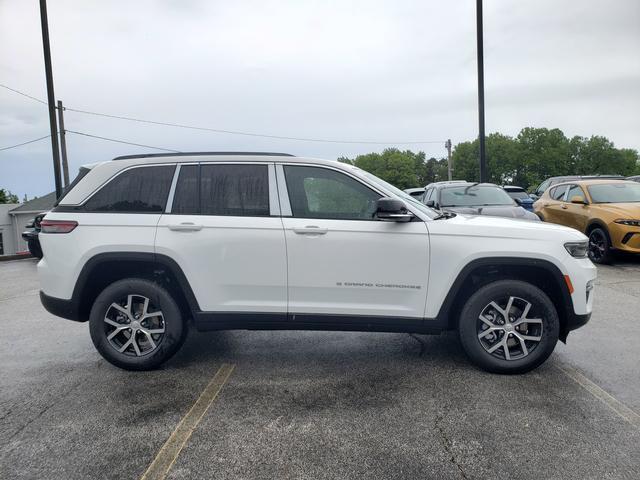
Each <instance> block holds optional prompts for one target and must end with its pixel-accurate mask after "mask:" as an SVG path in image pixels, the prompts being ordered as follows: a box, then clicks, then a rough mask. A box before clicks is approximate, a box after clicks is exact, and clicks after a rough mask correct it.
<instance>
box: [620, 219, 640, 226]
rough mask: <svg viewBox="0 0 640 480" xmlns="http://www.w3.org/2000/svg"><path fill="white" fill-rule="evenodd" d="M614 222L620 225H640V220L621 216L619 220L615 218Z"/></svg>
mask: <svg viewBox="0 0 640 480" xmlns="http://www.w3.org/2000/svg"><path fill="white" fill-rule="evenodd" d="M614 222H615V223H619V224H620V225H631V226H632V227H640V220H631V219H626V218H619V219H617V220H614Z"/></svg>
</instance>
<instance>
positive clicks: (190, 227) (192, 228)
mask: <svg viewBox="0 0 640 480" xmlns="http://www.w3.org/2000/svg"><path fill="white" fill-rule="evenodd" d="M167 227H169V230H173V231H174V232H197V231H198V230H202V225H196V224H195V223H193V222H182V223H174V224H170V225H167Z"/></svg>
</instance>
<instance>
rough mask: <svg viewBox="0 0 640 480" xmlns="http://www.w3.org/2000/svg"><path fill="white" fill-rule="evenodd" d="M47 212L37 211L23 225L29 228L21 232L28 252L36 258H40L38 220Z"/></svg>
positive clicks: (40, 220)
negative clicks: (37, 212)
mask: <svg viewBox="0 0 640 480" xmlns="http://www.w3.org/2000/svg"><path fill="white" fill-rule="evenodd" d="M46 213H47V212H44V213H39V214H38V215H36V216H35V217H34V218H33V220H31V222H29V223H28V224H27V225H25V226H26V227H27V228H28V229H29V230H25V231H24V232H22V239H23V240H24V241H25V242H27V248H28V249H29V253H30V254H31V255H33V256H34V257H36V258H42V248H40V240H38V235H39V234H40V222H42V219H43V218H44V216H45V215H46Z"/></svg>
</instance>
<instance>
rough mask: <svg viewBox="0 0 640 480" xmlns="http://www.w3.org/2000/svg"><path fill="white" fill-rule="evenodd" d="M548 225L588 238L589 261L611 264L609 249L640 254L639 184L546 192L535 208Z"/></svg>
mask: <svg viewBox="0 0 640 480" xmlns="http://www.w3.org/2000/svg"><path fill="white" fill-rule="evenodd" d="M534 208H535V210H536V213H537V214H538V215H539V216H540V218H541V219H543V220H545V221H547V222H553V223H559V224H561V225H567V226H569V227H573V228H575V229H576V230H579V231H581V232H583V233H585V234H586V235H588V236H589V257H590V258H591V260H593V261H594V262H597V263H608V262H610V261H611V251H612V249H615V250H620V251H625V252H630V253H640V184H638V183H635V182H631V181H628V180H580V181H577V182H569V183H561V184H560V185H557V186H554V187H551V188H550V189H549V190H547V191H546V192H545V193H544V195H542V198H540V199H539V200H538V201H536V203H535V204H534Z"/></svg>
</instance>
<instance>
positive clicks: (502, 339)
mask: <svg viewBox="0 0 640 480" xmlns="http://www.w3.org/2000/svg"><path fill="white" fill-rule="evenodd" d="M532 308H533V305H532V303H531V302H529V301H527V300H525V299H523V298H520V297H513V296H510V297H508V299H507V297H505V298H503V299H502V300H494V301H492V302H490V303H489V304H488V305H486V306H485V307H484V308H483V309H482V311H481V312H480V315H479V316H478V321H477V336H478V341H479V342H480V345H482V348H484V350H485V351H486V352H487V353H489V354H490V355H492V356H494V357H497V358H499V359H501V360H507V361H512V360H520V359H522V358H525V357H527V356H528V355H530V354H531V353H532V352H533V351H534V350H535V349H536V348H537V346H538V345H539V344H540V341H541V340H542V336H543V322H542V319H541V318H529V315H530V313H532V312H531V310H532Z"/></svg>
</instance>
